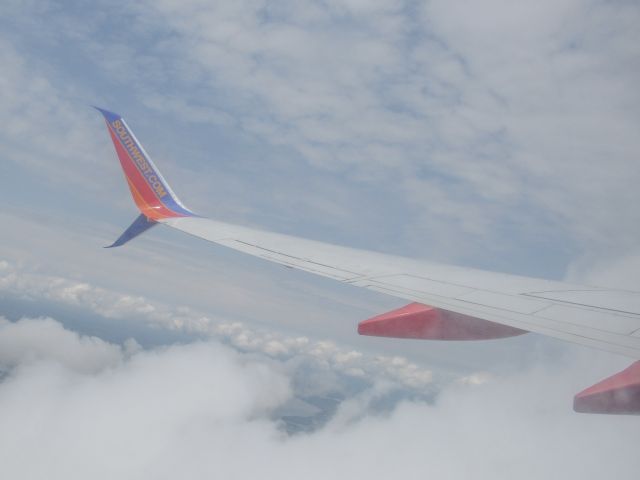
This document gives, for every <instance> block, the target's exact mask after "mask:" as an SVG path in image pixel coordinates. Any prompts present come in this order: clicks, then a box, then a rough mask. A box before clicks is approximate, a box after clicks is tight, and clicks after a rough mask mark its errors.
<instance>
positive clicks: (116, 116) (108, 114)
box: [91, 105, 122, 121]
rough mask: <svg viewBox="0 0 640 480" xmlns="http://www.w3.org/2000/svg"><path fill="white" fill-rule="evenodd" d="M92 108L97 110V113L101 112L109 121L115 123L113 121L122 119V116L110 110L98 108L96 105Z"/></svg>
mask: <svg viewBox="0 0 640 480" xmlns="http://www.w3.org/2000/svg"><path fill="white" fill-rule="evenodd" d="M91 108H95V109H96V110H97V111H99V112H100V113H101V114H102V116H103V117H104V118H105V119H106V120H107V121H113V120H117V119H119V118H122V116H121V115H120V114H118V113H115V112H111V111H109V110H106V109H104V108H100V107H97V106H95V105H91Z"/></svg>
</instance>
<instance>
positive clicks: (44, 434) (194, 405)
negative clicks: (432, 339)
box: [0, 330, 640, 480]
mask: <svg viewBox="0 0 640 480" xmlns="http://www.w3.org/2000/svg"><path fill="white" fill-rule="evenodd" d="M35 333H36V332H35V330H30V331H29V332H25V336H27V337H29V336H31V335H34V334H35ZM67 334H71V332H67ZM74 335H75V334H74ZM40 339H41V337H40V336H39V335H36V338H35V340H34V342H36V341H40ZM50 340H51V342H56V341H57V338H55V337H51V339H50ZM34 342H32V343H34ZM94 346H95V345H94ZM116 348H117V347H116ZM46 350H47V349H46V348H45V349H44V350H43V351H46ZM400 363H401V362H400ZM597 363H598V362H595V363H594V358H593V356H591V357H587V356H585V358H577V359H573V361H570V362H567V361H566V359H565V360H563V361H561V362H556V363H555V365H553V366H552V365H551V364H548V365H547V364H542V365H541V366H540V367H538V368H536V369H534V370H532V371H529V372H527V373H525V374H521V375H519V376H517V377H509V378H502V379H494V380H491V381H488V382H485V383H483V384H482V385H480V386H478V385H460V386H457V387H456V386H450V387H447V388H445V389H444V391H442V392H441V394H440V396H439V398H438V400H437V401H436V403H435V405H433V406H429V405H426V404H424V403H420V402H405V403H403V404H401V405H400V406H398V407H397V408H395V409H393V410H392V411H391V412H389V411H387V413H385V414H375V413H373V412H375V411H376V408H375V406H374V405H375V403H376V402H377V401H380V399H381V398H383V397H384V394H385V392H386V393H388V389H387V387H386V386H385V385H384V384H379V385H378V386H377V387H374V388H373V389H372V390H367V391H363V392H362V393H360V394H358V395H356V396H355V397H352V398H349V399H347V400H346V401H345V402H343V403H342V405H341V406H340V408H339V410H338V412H337V413H336V414H335V415H334V417H333V419H332V421H331V422H330V423H329V424H327V425H326V426H325V427H324V428H321V429H319V430H315V431H312V432H309V433H306V434H303V435H294V436H286V435H284V434H283V432H282V431H281V430H280V429H279V428H278V423H277V421H275V420H273V419H272V413H273V412H274V411H275V410H274V409H277V408H280V407H282V406H283V405H284V404H285V403H286V402H288V401H290V400H291V398H292V397H291V395H292V390H291V384H292V381H293V378H292V376H291V372H288V371H287V368H286V367H285V366H284V365H282V364H280V363H279V362H277V361H276V362H265V361H264V360H260V359H256V358H252V357H251V356H250V355H247V354H240V353H237V352H233V351H232V350H230V349H229V348H226V347H223V346H221V345H219V344H216V343H211V342H209V343H201V342H196V343H193V344H188V345H182V346H173V347H162V348H157V349H154V350H150V351H142V352H135V353H133V354H131V355H130V356H123V357H122V359H121V360H120V361H119V362H118V363H117V364H116V365H113V366H110V367H109V368H107V369H100V370H97V371H84V372H79V371H78V370H76V369H75V368H74V367H73V366H72V365H65V364H64V363H62V364H61V363H59V362H57V359H56V354H51V355H49V354H47V353H44V354H43V356H42V357H41V360H40V361H39V362H36V363H33V362H27V363H25V364H22V363H20V364H19V368H17V369H15V370H14V371H13V373H12V374H11V375H9V376H7V377H5V378H4V379H3V380H2V382H0V423H1V424H2V425H3V428H2V429H0V473H1V474H2V476H3V477H8V478H16V479H20V478H25V479H26V478H29V479H38V478H47V479H57V478H65V479H73V478H87V477H91V478H97V479H100V478H114V477H118V478H136V479H144V478H175V477H176V476H181V477H189V478H195V479H197V478H211V476H216V477H224V478H234V477H235V478H248V477H255V476H267V477H270V476H274V475H277V476H278V477H279V478H285V479H287V478H301V477H304V478H327V477H331V478H354V477H359V476H363V477H367V478H370V479H372V480H375V479H378V478H389V477H392V476H402V477H403V478H408V479H411V478H416V479H417V478H425V475H427V476H434V477H439V478H452V479H456V478H469V476H473V477H474V478H492V479H494V478H497V479H500V478H514V477H517V478H521V479H527V478H532V479H533V478H536V479H537V478H541V477H555V476H558V475H559V476H562V478H567V479H571V478H580V479H591V478H593V479H597V478H602V477H603V476H606V475H608V474H610V472H611V469H612V468H613V467H612V465H614V466H615V474H616V478H620V479H632V478H635V477H636V475H637V469H638V467H640V463H639V462H640V459H639V458H638V456H637V455H635V450H636V446H637V440H638V430H637V422H635V419H634V418H630V417H616V416H588V415H578V414H574V413H573V412H571V411H570V409H569V406H568V402H567V396H570V394H571V393H572V392H573V389H574V388H575V386H574V385H573V384H574V383H575V378H574V376H577V377H581V376H584V369H585V367H592V366H594V365H597ZM599 368H602V367H601V366H600V367H599ZM300 410H305V407H304V405H302V407H300V406H299V407H298V408H297V409H296V411H298V412H299V411H300ZM307 410H308V408H307Z"/></svg>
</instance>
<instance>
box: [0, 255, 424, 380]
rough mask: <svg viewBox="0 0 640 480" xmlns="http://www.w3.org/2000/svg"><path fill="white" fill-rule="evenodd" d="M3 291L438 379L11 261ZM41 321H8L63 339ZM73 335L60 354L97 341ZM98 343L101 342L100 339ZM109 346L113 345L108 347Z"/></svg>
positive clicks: (347, 364) (411, 365)
mask: <svg viewBox="0 0 640 480" xmlns="http://www.w3.org/2000/svg"><path fill="white" fill-rule="evenodd" d="M0 292H4V293H5V294H9V295H11V296H15V297H17V298H28V299H30V300H32V301H36V302H38V301H41V300H51V301H54V302H59V303H61V304H64V305H68V306H73V307H80V308H83V309H89V310H90V311H92V312H94V313H96V314H98V315H101V316H104V317H105V318H116V319H123V318H125V319H128V320H129V321H132V322H135V321H138V322H139V321H142V322H144V323H146V324H147V325H151V326H153V327H160V328H163V329H167V330H171V331H180V332H185V333H189V334H197V335H200V336H202V337H204V338H215V339H219V340H222V341H224V342H225V343H228V344H229V345H231V346H233V347H235V348H236V349H239V350H241V351H244V352H254V353H260V354H264V355H267V356H269V357H273V358H279V359H286V358H291V357H300V356H305V357H308V358H309V359H310V360H312V361H313V362H317V363H318V364H320V365H323V366H324V367H325V368H327V369H330V370H332V371H335V372H339V373H341V374H343V375H347V376H352V377H362V376H363V375H375V376H380V377H382V378H386V379H387V380H388V381H390V382H392V383H394V384H395V385H400V386H403V387H405V388H410V389H415V390H417V391H429V390H430V384H431V382H432V380H433V374H432V372H431V369H430V368H428V367H426V366H419V365H418V364H416V363H415V362H411V361H409V360H408V359H406V358H404V357H399V356H388V355H380V354H372V353H364V352H361V351H357V350H354V349H352V348H351V347H349V346H344V345H338V344H336V343H335V342H333V341H329V340H312V339H310V338H308V337H306V336H294V335H287V334H284V333H280V332H278V331H271V330H267V329H265V328H259V327H254V326H250V325H247V324H245V323H243V322H238V321H229V320H227V319H225V318H220V317H215V316H212V315H208V314H204V313H202V312H199V311H197V310H195V309H192V308H188V307H175V308H172V307H168V306H167V305H163V304H161V303H159V302H152V301H150V300H148V299H146V298H143V297H132V296H131V295H127V294H122V293H119V292H114V291H110V290H107V289H104V288H101V287H97V286H93V285H90V284H88V283H86V282H78V281H75V280H70V279H67V278H63V277H58V276H51V275H44V274H40V273H34V272H28V271H23V270H21V269H19V268H16V267H14V266H13V265H11V264H10V263H9V262H7V261H2V263H0ZM42 322H43V323H42V325H39V324H37V325H32V324H31V323H28V322H27V323H25V324H24V325H22V324H21V328H17V327H15V326H14V325H13V324H10V323H8V324H7V329H8V331H13V330H12V329H14V330H16V332H19V331H21V329H28V330H29V331H30V330H31V329H33V330H34V331H36V332H37V331H42V335H43V336H44V338H46V337H47V336H48V335H49V334H50V333H53V332H56V333H58V334H60V335H63V332H61V331H60V326H59V325H57V324H55V323H51V321H50V320H42ZM7 335H8V334H7ZM15 335H17V333H15ZM68 337H69V335H68V334H64V335H63V338H65V339H66V342H61V343H60V345H61V346H60V349H61V351H67V343H69V342H76V343H77V342H80V343H86V342H93V341H94V339H89V340H87V339H84V340H80V339H78V338H75V339H70V338H68ZM7 338H8V339H9V340H7V342H8V343H11V342H12V340H10V338H11V337H10V336H9V337H7ZM0 340H1V337H0ZM95 341H97V342H99V343H100V342H101V341H100V340H99V339H95ZM23 347H25V345H22V344H16V345H15V346H14V347H13V349H12V352H13V351H15V352H18V351H21V350H22V349H23ZM105 348H107V349H108V348H109V347H107V346H106V345H105ZM68 351H69V355H73V354H72V353H71V352H72V349H69V350H68ZM16 354H17V353H16Z"/></svg>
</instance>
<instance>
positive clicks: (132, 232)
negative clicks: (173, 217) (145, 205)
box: [104, 214, 158, 248]
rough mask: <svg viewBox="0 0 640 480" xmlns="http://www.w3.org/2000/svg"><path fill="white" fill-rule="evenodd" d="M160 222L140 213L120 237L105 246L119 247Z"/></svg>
mask: <svg viewBox="0 0 640 480" xmlns="http://www.w3.org/2000/svg"><path fill="white" fill-rule="evenodd" d="M157 224H158V222H156V221H155V220H151V219H150V218H147V217H145V216H144V215H143V214H140V215H139V216H138V218H136V219H135V220H134V221H133V223H132V224H131V225H130V226H129V228H127V229H126V230H125V231H124V233H123V234H122V235H120V237H119V238H118V239H117V240H116V241H115V242H113V244H112V245H109V246H108V247H104V248H113V247H119V246H120V245H124V244H125V243H127V242H128V241H129V240H132V239H134V238H136V237H137V236H138V235H140V234H142V233H144V232H146V231H147V230H149V229H150V228H151V227H153V226H155V225H157Z"/></svg>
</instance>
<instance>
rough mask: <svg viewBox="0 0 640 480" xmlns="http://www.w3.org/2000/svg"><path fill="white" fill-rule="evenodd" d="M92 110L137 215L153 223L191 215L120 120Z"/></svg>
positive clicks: (118, 116)
mask: <svg viewBox="0 0 640 480" xmlns="http://www.w3.org/2000/svg"><path fill="white" fill-rule="evenodd" d="M93 108H95V109H96V110H98V111H99V112H100V113H101V114H102V116H103V117H104V119H105V121H106V122H107V128H108V130H109V134H110V135H111V140H112V141H113V145H114V147H115V149H116V153H117V154H118V159H119V160H120V165H121V167H122V171H123V172H124V176H125V178H126V180H127V183H128V184H129V189H130V190H131V196H132V197H133V200H134V202H135V203H136V205H137V206H138V209H139V210H140V212H141V213H142V214H143V215H144V216H145V217H146V218H148V219H150V220H153V221H156V222H157V221H162V220H164V219H167V218H176V217H192V216H194V215H195V214H194V213H193V212H192V211H191V210H189V209H188V208H187V207H185V206H184V204H183V203H182V202H181V201H180V200H179V199H178V197H177V196H176V194H175V193H173V190H172V189H171V187H170V186H169V184H168V183H167V181H166V180H165V179H164V177H163V176H162V174H161V173H160V171H159V170H158V168H157V167H156V166H155V164H154V163H153V161H152V160H151V158H150V157H149V155H147V152H145V150H144V148H143V147H142V144H141V143H140V142H139V141H138V139H137V138H136V137H135V135H134V134H133V132H132V131H131V129H130V128H129V126H128V125H127V123H126V122H125V120H124V118H122V116H120V115H118V114H117V113H114V112H110V111H108V110H105V109H102V108H98V107H93ZM125 233H126V232H125ZM116 243H117V242H116Z"/></svg>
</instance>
